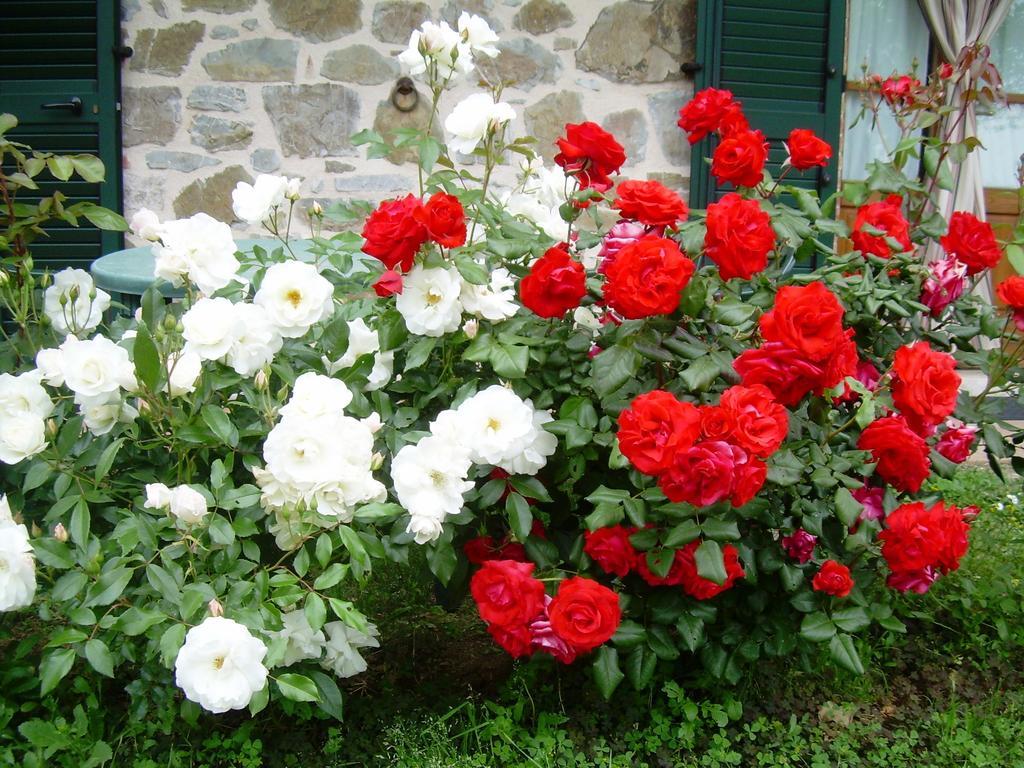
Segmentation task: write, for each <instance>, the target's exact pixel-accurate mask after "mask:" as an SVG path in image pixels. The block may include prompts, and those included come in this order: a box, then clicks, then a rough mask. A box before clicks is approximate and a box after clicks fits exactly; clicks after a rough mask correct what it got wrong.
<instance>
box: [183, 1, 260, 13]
mask: <svg viewBox="0 0 1024 768" xmlns="http://www.w3.org/2000/svg"><path fill="white" fill-rule="evenodd" d="M254 5H256V0H181V9H182V10H183V11H213V12H214V13H238V12H239V11H248V10H249V9H250V8H252V7H253V6H254Z"/></svg>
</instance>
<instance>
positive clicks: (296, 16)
mask: <svg viewBox="0 0 1024 768" xmlns="http://www.w3.org/2000/svg"><path fill="white" fill-rule="evenodd" d="M267 2H268V4H269V5H270V18H271V20H272V21H273V22H274V24H276V25H277V27H278V28H279V29H283V30H284V31H286V32H290V33H291V34H293V35H298V36H299V37H304V38H306V39H307V40H312V41H313V42H317V43H320V42H326V41H328V40H337V39H338V38H339V37H341V36H342V35H348V34H350V33H352V32H355V31H356V30H358V29H359V28H360V27H361V26H362V25H363V22H362V19H361V18H360V17H361V15H362V12H363V4H362V2H361V0H267Z"/></svg>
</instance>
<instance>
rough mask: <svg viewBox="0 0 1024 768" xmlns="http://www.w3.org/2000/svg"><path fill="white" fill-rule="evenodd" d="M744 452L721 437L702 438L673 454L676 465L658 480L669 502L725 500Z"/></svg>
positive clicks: (745, 458) (705, 503)
mask: <svg viewBox="0 0 1024 768" xmlns="http://www.w3.org/2000/svg"><path fill="white" fill-rule="evenodd" d="M748 460H749V457H748V456H747V453H746V451H744V450H743V449H742V448H738V447H736V446H735V445H730V444H729V443H726V442H723V441H721V440H705V441H703V442H700V443H697V444H696V445H695V446H693V447H692V448H689V449H688V450H685V451H680V452H679V453H678V454H677V455H676V461H675V465H674V466H673V467H672V468H671V469H669V470H668V471H667V472H665V473H664V474H662V476H661V478H660V479H659V481H658V484H659V485H660V486H661V490H662V491H663V492H664V494H665V495H666V496H667V497H668V498H669V500H670V501H674V502H680V501H684V502H686V503H688V504H693V505H694V506H698V507H707V506H710V505H712V504H716V503H718V502H719V501H723V500H724V499H728V498H729V497H730V496H731V495H732V492H733V485H734V480H735V478H736V477H737V475H738V474H739V473H740V467H742V466H743V465H744V464H746V463H747V461H748Z"/></svg>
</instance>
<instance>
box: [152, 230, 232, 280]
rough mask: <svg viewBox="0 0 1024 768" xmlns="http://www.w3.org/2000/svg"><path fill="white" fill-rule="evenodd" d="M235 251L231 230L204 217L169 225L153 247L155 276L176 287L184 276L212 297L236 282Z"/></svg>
mask: <svg viewBox="0 0 1024 768" xmlns="http://www.w3.org/2000/svg"><path fill="white" fill-rule="evenodd" d="M236 250H237V248H236V246H235V239H234V236H233V235H232V234H231V227H229V226H228V225H227V224H224V223H223V222H220V221H217V220H216V219H214V218H212V217H211V216H207V215H206V214H205V213H197V214H196V215H195V216H192V217H190V218H188V219H178V220H176V221H168V222H166V223H165V224H164V227H163V231H162V233H161V236H160V245H155V246H153V255H154V256H155V257H156V274H157V276H159V277H162V278H164V279H165V280H170V281H171V282H172V283H175V284H180V282H181V277H182V276H183V275H187V276H188V279H189V280H191V281H192V282H193V283H195V285H196V287H198V288H199V290H200V291H202V292H203V293H205V294H211V293H214V292H215V291H219V290H220V289H221V288H223V287H224V286H226V285H227V284H228V283H230V282H231V281H232V280H234V279H236V276H237V274H238V268H239V263H238V259H237V258H235V252H236Z"/></svg>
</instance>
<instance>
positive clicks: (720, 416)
mask: <svg viewBox="0 0 1024 768" xmlns="http://www.w3.org/2000/svg"><path fill="white" fill-rule="evenodd" d="M735 426H736V420H735V418H734V416H733V413H732V411H729V410H727V409H725V408H723V407H721V406H720V405H702V406H701V407H700V436H701V437H702V438H704V439H705V440H725V441H726V442H729V440H730V438H731V437H732V431H733V429H734V428H735Z"/></svg>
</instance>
